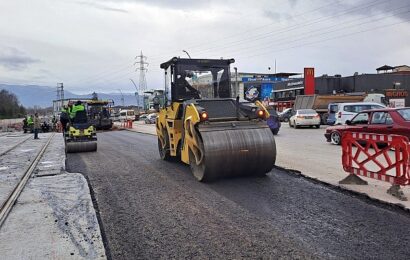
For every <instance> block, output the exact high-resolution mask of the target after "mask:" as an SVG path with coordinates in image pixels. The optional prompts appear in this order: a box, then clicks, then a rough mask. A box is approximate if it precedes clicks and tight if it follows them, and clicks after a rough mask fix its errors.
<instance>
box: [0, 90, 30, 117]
mask: <svg viewBox="0 0 410 260" xmlns="http://www.w3.org/2000/svg"><path fill="white" fill-rule="evenodd" d="M25 114H26V109H25V108H24V107H23V106H22V105H20V104H19V101H18V98H17V96H16V95H15V94H13V93H10V92H8V91H7V90H4V89H3V90H1V91H0V119H6V118H17V117H23V116H24V115H25Z"/></svg>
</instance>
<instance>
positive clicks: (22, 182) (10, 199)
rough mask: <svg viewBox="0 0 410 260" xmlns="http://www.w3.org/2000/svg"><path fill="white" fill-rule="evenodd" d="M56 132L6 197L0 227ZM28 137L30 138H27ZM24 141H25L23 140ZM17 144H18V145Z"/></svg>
mask: <svg viewBox="0 0 410 260" xmlns="http://www.w3.org/2000/svg"><path fill="white" fill-rule="evenodd" d="M54 135H55V133H53V134H52V135H51V136H50V137H49V139H48V140H47V142H46V143H45V144H44V146H43V147H42V148H41V150H40V152H39V153H38V154H37V156H36V158H35V159H34V160H33V162H32V163H31V164H30V166H29V167H28V168H27V170H26V171H25V172H24V174H23V177H21V179H20V181H19V182H18V183H17V185H16V186H15V187H14V189H13V191H12V192H11V193H10V195H9V196H8V197H7V198H6V200H5V201H4V203H3V204H2V205H1V207H0V228H1V226H2V225H3V223H4V221H5V220H6V219H7V216H8V214H9V213H10V211H11V209H12V208H13V206H14V203H15V202H16V201H17V199H18V197H19V196H20V194H21V192H22V191H23V189H24V187H25V186H26V184H27V181H28V180H29V179H30V177H31V174H32V173H33V171H34V170H35V169H36V167H37V165H38V163H39V162H40V159H41V157H42V156H43V154H44V152H45V151H46V149H47V147H48V145H49V144H50V142H51V140H52V139H53V137H54ZM27 139H28V138H27ZM21 143H23V142H21ZM16 146H17V145H16Z"/></svg>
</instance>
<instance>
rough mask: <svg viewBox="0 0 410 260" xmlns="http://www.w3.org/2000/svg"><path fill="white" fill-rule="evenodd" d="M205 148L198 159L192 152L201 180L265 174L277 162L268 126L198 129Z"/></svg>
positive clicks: (193, 170)
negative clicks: (198, 159)
mask: <svg viewBox="0 0 410 260" xmlns="http://www.w3.org/2000/svg"><path fill="white" fill-rule="evenodd" d="M198 132H199V135H200V137H201V138H200V140H201V141H200V142H201V143H202V144H201V145H200V146H201V149H203V153H204V155H203V157H202V160H200V161H199V162H197V161H196V160H195V158H194V156H193V154H192V153H191V154H190V156H191V157H190V166H191V169H192V172H193V174H194V176H195V177H196V178H197V179H198V180H199V181H211V180H215V179H216V178H220V177H232V176H245V175H252V176H263V175H265V174H266V173H267V172H269V171H270V170H271V169H272V168H273V166H274V165H275V160H276V144H275V139H274V137H273V135H272V133H271V131H270V129H269V128H268V127H265V126H264V125H263V126H262V125H261V124H254V126H253V127H252V126H251V127H250V126H249V125H248V126H247V127H245V128H242V129H241V128H240V127H238V126H235V127H218V128H217V130H215V129H212V127H205V128H201V127H199V129H198Z"/></svg>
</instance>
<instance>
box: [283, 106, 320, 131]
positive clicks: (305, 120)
mask: <svg viewBox="0 0 410 260" xmlns="http://www.w3.org/2000/svg"><path fill="white" fill-rule="evenodd" d="M289 126H290V127H294V128H299V127H301V126H310V127H313V126H315V127H316V128H320V115H319V114H318V113H317V112H316V111H315V110H313V109H298V110H296V111H295V112H294V114H293V115H292V116H291V118H290V119H289Z"/></svg>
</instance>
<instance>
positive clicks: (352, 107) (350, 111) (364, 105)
mask: <svg viewBox="0 0 410 260" xmlns="http://www.w3.org/2000/svg"><path fill="white" fill-rule="evenodd" d="M379 108H385V106H383V105H381V104H378V103H372V102H356V103H339V104H338V111H337V113H336V122H335V124H336V125H343V124H345V123H346V121H347V120H351V119H352V118H353V117H354V116H355V115H357V113H359V112H362V111H364V110H370V109H379Z"/></svg>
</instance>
